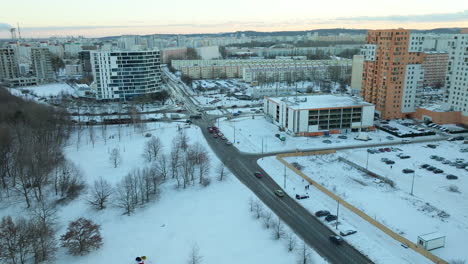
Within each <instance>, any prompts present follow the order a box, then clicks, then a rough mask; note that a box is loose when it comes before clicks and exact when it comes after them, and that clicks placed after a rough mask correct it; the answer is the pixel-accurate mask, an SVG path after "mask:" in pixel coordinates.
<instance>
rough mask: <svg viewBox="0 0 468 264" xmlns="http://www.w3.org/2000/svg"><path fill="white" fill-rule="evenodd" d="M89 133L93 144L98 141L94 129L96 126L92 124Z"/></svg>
mask: <svg viewBox="0 0 468 264" xmlns="http://www.w3.org/2000/svg"><path fill="white" fill-rule="evenodd" d="M88 133H89V141H91V144H92V145H93V148H94V144H95V143H96V132H95V131H94V126H93V125H90V126H89V127H88Z"/></svg>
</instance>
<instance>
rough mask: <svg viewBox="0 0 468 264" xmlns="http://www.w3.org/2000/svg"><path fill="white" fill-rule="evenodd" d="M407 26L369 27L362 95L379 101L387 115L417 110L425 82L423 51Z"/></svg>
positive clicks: (379, 109)
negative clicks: (397, 27) (383, 28)
mask: <svg viewBox="0 0 468 264" xmlns="http://www.w3.org/2000/svg"><path fill="white" fill-rule="evenodd" d="M409 40H410V31H409V30H406V29H390V30H369V31H368V33H367V37H366V42H367V44H365V45H364V48H363V50H362V51H361V52H362V55H364V71H363V81H362V92H361V94H362V97H363V98H364V100H365V101H367V102H370V103H373V104H375V108H376V113H377V114H378V115H379V116H380V117H381V118H383V119H395V118H404V117H406V116H407V115H408V114H410V113H412V112H414V111H415V107H416V105H415V102H416V91H417V90H419V89H421V88H422V85H423V78H424V76H423V69H422V67H421V63H422V58H423V56H422V52H421V51H419V50H418V51H415V52H410V51H409V50H413V49H414V48H413V46H414V45H415V44H413V43H410V42H409Z"/></svg>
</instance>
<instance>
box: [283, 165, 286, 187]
mask: <svg viewBox="0 0 468 264" xmlns="http://www.w3.org/2000/svg"><path fill="white" fill-rule="evenodd" d="M283 188H284V189H285V190H286V164H285V165H284V185H283Z"/></svg>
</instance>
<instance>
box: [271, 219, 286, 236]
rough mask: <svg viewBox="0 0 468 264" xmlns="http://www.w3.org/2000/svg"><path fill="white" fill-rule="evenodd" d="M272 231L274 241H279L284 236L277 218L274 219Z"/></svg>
mask: <svg viewBox="0 0 468 264" xmlns="http://www.w3.org/2000/svg"><path fill="white" fill-rule="evenodd" d="M273 230H274V232H275V233H274V234H275V239H277V240H278V239H280V238H281V237H282V236H283V234H284V228H283V223H282V222H281V219H280V218H279V217H277V218H276V220H275V222H274V223H273Z"/></svg>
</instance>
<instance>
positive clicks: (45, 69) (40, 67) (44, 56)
mask: <svg viewBox="0 0 468 264" xmlns="http://www.w3.org/2000/svg"><path fill="white" fill-rule="evenodd" d="M31 61H32V71H33V75H34V76H36V77H37V80H38V82H40V83H44V82H49V81H52V80H54V77H55V73H54V69H53V67H52V58H51V55H50V51H49V49H48V48H32V49H31Z"/></svg>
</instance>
